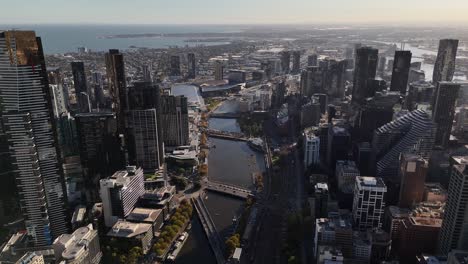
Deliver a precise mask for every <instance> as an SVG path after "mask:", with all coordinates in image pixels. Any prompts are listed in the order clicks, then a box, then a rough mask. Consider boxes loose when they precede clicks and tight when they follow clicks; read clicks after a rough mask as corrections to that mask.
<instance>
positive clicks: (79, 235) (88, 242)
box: [53, 224, 102, 264]
mask: <svg viewBox="0 0 468 264" xmlns="http://www.w3.org/2000/svg"><path fill="white" fill-rule="evenodd" d="M53 249H54V253H55V260H56V261H57V262H58V261H60V263H64V264H88V263H89V264H99V263H100V262H101V258H102V252H101V248H100V245H99V236H98V232H97V230H94V229H93V225H91V224H89V225H87V226H83V227H80V228H78V229H77V230H75V231H74V232H73V234H63V235H61V236H60V237H58V238H57V239H56V240H55V241H54V245H53Z"/></svg>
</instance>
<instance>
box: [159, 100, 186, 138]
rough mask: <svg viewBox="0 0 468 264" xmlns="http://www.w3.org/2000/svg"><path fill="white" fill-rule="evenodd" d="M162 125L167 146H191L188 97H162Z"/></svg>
mask: <svg viewBox="0 0 468 264" xmlns="http://www.w3.org/2000/svg"><path fill="white" fill-rule="evenodd" d="M161 123H162V125H163V127H162V130H163V141H164V144H165V145H166V146H170V147H175V146H186V145H188V144H189V124H188V105H187V97H184V96H170V95H163V96H161Z"/></svg>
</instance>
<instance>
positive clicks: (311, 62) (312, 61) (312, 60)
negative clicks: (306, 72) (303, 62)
mask: <svg viewBox="0 0 468 264" xmlns="http://www.w3.org/2000/svg"><path fill="white" fill-rule="evenodd" d="M307 66H309V67H310V66H318V58H317V54H312V55H309V56H307Z"/></svg>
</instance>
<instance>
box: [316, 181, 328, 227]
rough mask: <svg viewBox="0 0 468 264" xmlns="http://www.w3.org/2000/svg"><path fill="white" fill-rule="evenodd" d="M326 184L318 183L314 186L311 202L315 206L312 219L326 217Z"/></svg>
mask: <svg viewBox="0 0 468 264" xmlns="http://www.w3.org/2000/svg"><path fill="white" fill-rule="evenodd" d="M328 196H329V194H328V184H327V183H326V182H318V183H317V184H315V186H314V197H313V198H312V200H313V201H314V203H315V205H314V207H315V213H314V216H315V217H314V218H322V217H326V216H327V214H328V200H329V198H328Z"/></svg>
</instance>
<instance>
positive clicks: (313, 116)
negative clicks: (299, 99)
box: [299, 99, 322, 128]
mask: <svg viewBox="0 0 468 264" xmlns="http://www.w3.org/2000/svg"><path fill="white" fill-rule="evenodd" d="M321 116H322V115H321V113H320V103H319V102H318V100H315V99H313V100H312V101H311V102H308V103H306V104H305V105H303V106H301V111H300V114H299V117H300V122H301V128H307V127H311V126H317V125H318V124H319V123H320V117H321Z"/></svg>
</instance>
